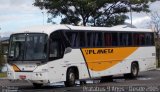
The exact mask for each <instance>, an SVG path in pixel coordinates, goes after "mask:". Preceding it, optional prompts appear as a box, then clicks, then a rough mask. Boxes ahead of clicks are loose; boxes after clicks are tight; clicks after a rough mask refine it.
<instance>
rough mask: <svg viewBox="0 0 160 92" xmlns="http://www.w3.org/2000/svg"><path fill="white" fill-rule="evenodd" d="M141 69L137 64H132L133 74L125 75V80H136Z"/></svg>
mask: <svg viewBox="0 0 160 92" xmlns="http://www.w3.org/2000/svg"><path fill="white" fill-rule="evenodd" d="M138 72H139V67H138V64H137V63H132V64H131V73H129V74H125V75H124V77H125V78H130V79H135V78H136V77H137V76H138Z"/></svg>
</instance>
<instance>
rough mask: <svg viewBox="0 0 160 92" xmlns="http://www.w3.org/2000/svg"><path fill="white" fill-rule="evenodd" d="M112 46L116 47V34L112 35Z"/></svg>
mask: <svg viewBox="0 0 160 92" xmlns="http://www.w3.org/2000/svg"><path fill="white" fill-rule="evenodd" d="M112 46H118V33H114V32H113V33H112Z"/></svg>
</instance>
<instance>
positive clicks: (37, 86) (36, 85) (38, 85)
mask: <svg viewBox="0 0 160 92" xmlns="http://www.w3.org/2000/svg"><path fill="white" fill-rule="evenodd" d="M42 85H43V84H39V83H33V86H34V88H41V87H42Z"/></svg>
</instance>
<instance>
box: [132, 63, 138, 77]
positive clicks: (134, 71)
mask: <svg viewBox="0 0 160 92" xmlns="http://www.w3.org/2000/svg"><path fill="white" fill-rule="evenodd" d="M137 72H138V69H137V67H136V66H135V65H134V66H133V67H132V73H133V75H134V76H137Z"/></svg>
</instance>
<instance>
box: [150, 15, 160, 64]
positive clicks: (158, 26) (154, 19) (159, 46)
mask: <svg viewBox="0 0 160 92" xmlns="http://www.w3.org/2000/svg"><path fill="white" fill-rule="evenodd" d="M151 26H152V28H153V30H154V32H155V38H156V39H155V43H156V52H157V59H158V67H160V37H159V33H160V14H159V13H158V12H152V13H151Z"/></svg>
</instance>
